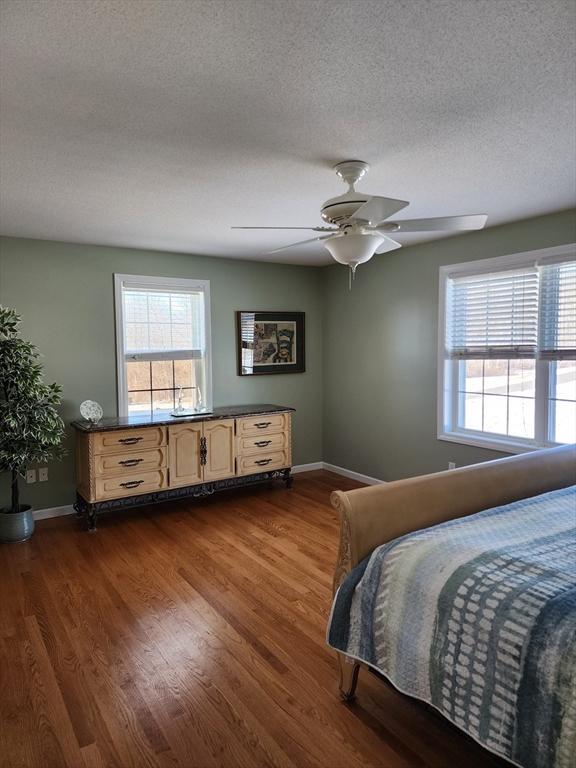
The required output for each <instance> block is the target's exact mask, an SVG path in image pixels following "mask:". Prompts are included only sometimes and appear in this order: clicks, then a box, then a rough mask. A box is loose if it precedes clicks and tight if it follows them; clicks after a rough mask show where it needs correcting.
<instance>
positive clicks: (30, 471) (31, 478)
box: [26, 469, 36, 483]
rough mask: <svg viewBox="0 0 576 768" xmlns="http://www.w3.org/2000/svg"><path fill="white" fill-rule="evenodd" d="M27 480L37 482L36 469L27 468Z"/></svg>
mask: <svg viewBox="0 0 576 768" xmlns="http://www.w3.org/2000/svg"><path fill="white" fill-rule="evenodd" d="M26 482H27V483H35V482H36V470H35V469H27V470H26Z"/></svg>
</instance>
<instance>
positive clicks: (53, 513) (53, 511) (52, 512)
mask: <svg viewBox="0 0 576 768" xmlns="http://www.w3.org/2000/svg"><path fill="white" fill-rule="evenodd" d="M73 514H74V507H73V506H72V504H67V505H66V506H64V507H47V508H46V509H35V510H34V520H47V519H48V518H49V517H63V516H64V515H73Z"/></svg>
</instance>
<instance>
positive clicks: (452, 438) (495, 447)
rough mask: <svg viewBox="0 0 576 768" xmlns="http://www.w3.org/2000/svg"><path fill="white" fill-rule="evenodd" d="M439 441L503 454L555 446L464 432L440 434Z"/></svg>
mask: <svg viewBox="0 0 576 768" xmlns="http://www.w3.org/2000/svg"><path fill="white" fill-rule="evenodd" d="M438 440H444V441H446V442H448V443H459V444H461V445H473V446H475V447H476V448H487V449H488V450H491V451H500V452H501V453H528V452H530V451H541V450H542V449H543V448H552V447H553V445H557V443H554V444H553V445H530V444H528V443H522V442H516V441H514V440H499V439H498V438H497V437H493V436H490V437H481V436H476V435H472V434H465V433H463V432H441V433H439V434H438Z"/></svg>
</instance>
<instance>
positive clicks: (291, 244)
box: [266, 235, 332, 253]
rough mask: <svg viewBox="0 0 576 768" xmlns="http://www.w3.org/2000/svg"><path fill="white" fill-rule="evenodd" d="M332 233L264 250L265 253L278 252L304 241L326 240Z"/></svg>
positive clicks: (301, 243)
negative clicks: (271, 249)
mask: <svg viewBox="0 0 576 768" xmlns="http://www.w3.org/2000/svg"><path fill="white" fill-rule="evenodd" d="M329 237H332V235H323V236H322V237H312V238H310V240H300V241H299V242H298V243H290V245H283V246H282V247H280V248H274V250H273V251H266V253H278V251H285V250H286V249H287V248H296V246H297V245H304V244H305V243H315V242H316V241H317V240H327V239H328V238H329Z"/></svg>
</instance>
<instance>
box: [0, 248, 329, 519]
mask: <svg viewBox="0 0 576 768" xmlns="http://www.w3.org/2000/svg"><path fill="white" fill-rule="evenodd" d="M115 272H119V273H125V274H137V275H161V276H164V277H194V278H199V279H204V280H210V288H211V302H212V347H213V380H214V405H232V404H242V403H257V402H264V403H278V404H281V405H290V406H293V407H294V408H296V414H295V417H294V463H295V464H304V463H307V462H313V461H320V460H321V458H322V423H321V419H322V343H321V331H322V317H321V313H322V286H321V277H322V270H320V269H310V268H306V267H291V266H285V265H275V264H262V263H256V262H249V261H237V260H230V259H214V258H207V257H206V258H205V257H197V256H189V255H185V254H176V253H161V252H155V251H144V250H132V249H127V248H108V247H103V246H88V245H73V244H70V243H57V242H47V241H41V240H24V239H16V238H2V239H0V303H2V304H4V305H6V306H11V307H14V308H15V309H16V310H17V311H18V312H20V313H21V314H22V317H23V322H22V335H23V336H24V337H25V338H28V339H29V340H30V341H32V342H34V343H35V344H36V345H37V346H38V348H39V350H40V352H41V353H42V355H43V362H44V366H45V378H46V381H58V382H59V383H60V384H61V385H62V386H63V388H64V394H63V408H62V415H63V418H64V420H65V421H66V422H70V421H71V420H73V419H75V418H77V417H78V415H79V414H78V406H79V404H80V403H81V402H82V400H85V399H86V398H90V399H94V400H97V401H98V402H99V403H100V404H101V405H102V407H103V409H104V413H105V414H106V415H107V416H110V415H115V414H116V361H115V332H114V301H113V273H115ZM237 309H261V310H266V309H286V310H300V311H303V312H305V313H306V372H305V373H303V374H297V375H296V374H295V375H271V376H254V377H239V376H237V374H236V337H235V316H234V311H235V310H237ZM67 447H68V450H69V453H68V456H67V457H66V458H65V460H64V461H62V462H61V463H52V464H50V466H49V481H48V482H47V483H36V484H35V485H23V486H22V491H23V493H22V496H23V501H25V502H27V503H31V504H33V505H34V507H35V508H37V509H40V508H44V507H53V506H60V505H64V504H69V503H70V502H71V501H72V500H73V486H74V482H73V464H74V462H73V451H72V447H73V441H72V440H71V439H70V430H69V431H68V439H67ZM5 481H6V477H5V478H4V486H3V488H2V495H1V497H0V506H1V505H2V504H4V503H5V501H6V483H5Z"/></svg>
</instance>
